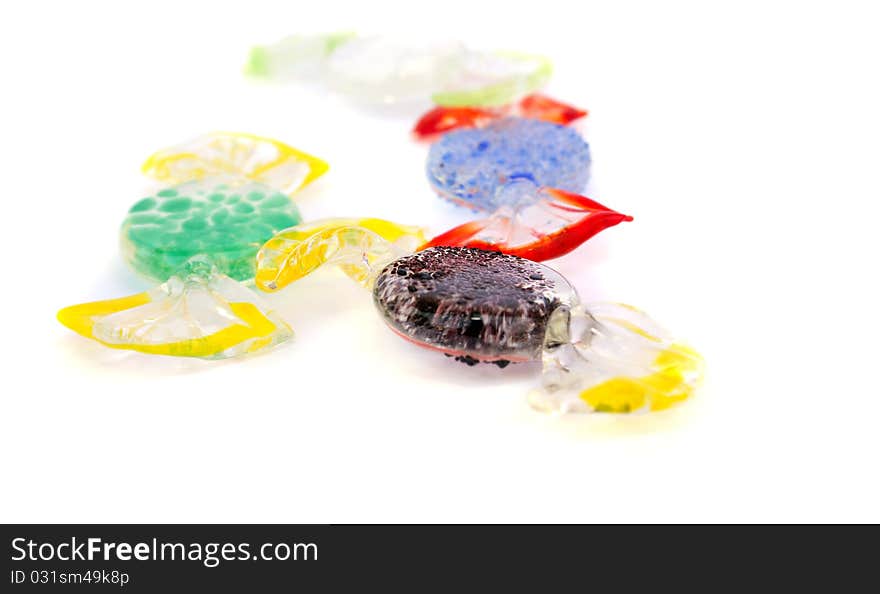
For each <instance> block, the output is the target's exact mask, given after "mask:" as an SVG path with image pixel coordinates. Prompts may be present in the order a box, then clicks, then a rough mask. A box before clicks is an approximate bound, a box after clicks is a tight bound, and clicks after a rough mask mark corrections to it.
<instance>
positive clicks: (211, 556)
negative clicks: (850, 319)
mask: <svg viewBox="0 0 880 594" xmlns="http://www.w3.org/2000/svg"><path fill="white" fill-rule="evenodd" d="M752 530H755V529H754V528H750V527H737V528H723V529H720V528H712V527H708V528H707V527H700V528H686V527H680V526H679V527H652V528H646V527H640V526H369V525H366V526H338V525H330V526H328V525H7V526H3V527H2V528H0V532H2V539H3V542H4V544H3V573H2V575H0V580H2V581H0V583H2V586H0V592H11V593H14V592H24V591H34V590H42V591H49V590H53V591H59V592H67V591H88V590H90V591H95V590H101V591H114V590H117V591H122V592H153V593H156V592H177V591H186V592H204V591H209V590H214V589H217V590H219V591H239V592H275V591H293V590H302V591H306V592H321V591H334V592H347V591H358V590H360V589H363V588H366V587H367V586H369V587H370V591H373V590H374V589H375V588H376V587H391V586H394V587H395V590H399V589H401V588H402V589H403V590H404V591H410V592H420V591H422V590H423V589H428V587H429V586H433V587H436V586H438V585H439V584H441V583H442V584H444V585H445V586H446V588H447V589H450V588H451V589H452V590H453V591H458V590H470V589H472V587H474V586H475V585H477V584H481V585H484V586H485V587H487V588H489V589H491V590H493V591H494V590H496V589H497V588H498V587H499V586H500V585H501V584H511V585H514V586H516V585H519V586H521V585H522V583H523V582H522V580H524V579H531V580H532V581H533V583H536V584H538V585H540V586H541V588H540V590H541V591H544V590H547V589H548V588H550V587H563V586H576V585H578V584H580V585H581V586H582V587H586V586H587V585H592V586H596V585H598V584H600V583H611V584H617V585H629V586H633V585H635V584H636V583H638V582H643V583H644V584H645V585H646V586H648V587H659V586H661V585H663V584H664V583H665V584H666V585H668V586H676V587H679V586H681V585H683V584H684V583H686V582H688V581H691V580H694V579H695V578H697V577H698V576H700V575H704V572H706V571H707V570H709V569H710V568H711V567H713V566H715V567H720V568H721V570H720V572H717V573H715V574H714V575H715V578H723V581H724V582H725V583H727V584H728V585H730V584H729V582H731V580H733V581H737V580H738V579H741V578H742V577H743V575H744V574H747V573H749V572H751V571H754V570H761V571H764V570H772V571H773V572H775V573H777V574H778V573H779V572H780V570H783V571H784V575H783V578H784V579H783V581H781V582H779V583H780V584H785V585H786V586H788V587H790V586H791V583H792V582H793V581H796V578H798V577H802V575H806V574H804V573H803V572H804V571H807V570H808V571H809V572H811V573H810V575H811V576H813V575H814V574H815V571H816V570H817V569H819V567H820V566H819V565H814V564H810V563H809V561H808V560H809V559H810V558H811V557H817V555H818V556H820V557H821V563H822V564H823V565H822V566H821V567H824V566H829V561H830V558H829V556H828V555H826V553H828V552H829V551H828V550H827V549H828V547H827V543H826V545H824V548H825V549H826V550H825V551H821V555H820V545H818V542H819V541H818V540H814V539H812V538H810V537H809V536H808V535H807V533H804V532H803V528H800V529H795V530H792V531H790V532H789V534H788V538H785V539H777V538H776V537H771V538H766V537H757V536H755V535H754V534H752V533H751V532H750V531H752ZM708 531H714V532H715V534H714V536H713V535H711V534H709V532H708ZM722 531H732V534H722ZM719 536H720V537H721V538H719ZM745 543H748V545H747V547H746V546H743V545H744V544H745ZM844 550H845V548H844V547H840V546H838V547H836V552H837V553H841V552H842V551H844ZM862 553H864V555H859V554H858V553H857V554H856V555H855V556H849V557H848V559H849V561H850V562H851V564H852V565H853V566H855V567H858V566H859V565H860V562H859V557H860V556H861V557H864V563H865V564H866V565H865V566H870V565H867V564H869V563H870V559H871V555H869V554H868V550H867V549H865V550H863V551H862ZM786 559H789V560H793V561H794V565H792V566H791V568H790V569H786V568H785V565H784V560H786ZM863 567H864V566H863ZM763 575H764V577H763V578H762V581H761V582H760V584H761V585H762V586H768V585H770V584H771V580H772V576H771V574H769V573H765V574H763ZM836 579H837V580H838V585H839V584H840V579H841V578H840V576H838V578H836ZM747 583H748V584H751V585H753V586H754V585H757V583H756V582H747ZM353 586H354V589H353ZM357 586H361V587H357ZM706 587H707V588H708V589H710V590H712V589H714V587H712V586H711V584H708V583H707V584H706Z"/></svg>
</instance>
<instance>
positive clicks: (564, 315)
mask: <svg viewBox="0 0 880 594" xmlns="http://www.w3.org/2000/svg"><path fill="white" fill-rule="evenodd" d="M350 223H351V222H350V221H348V222H346V223H343V224H341V225H339V226H337V227H333V228H334V229H335V231H336V232H343V233H344V234H346V235H347V237H349V238H350V239H351V241H348V242H346V243H345V244H344V245H345V250H344V251H345V257H344V258H342V259H337V258H336V257H335V255H331V256H330V257H328V254H337V253H339V252H338V251H337V250H338V246H339V245H340V242H339V240H338V238H336V237H335V236H334V235H333V234H332V233H331V234H329V235H328V233H327V231H328V227H327V226H320V227H319V228H317V229H315V230H314V231H313V232H312V233H311V234H310V233H309V232H308V231H307V230H305V229H302V230H301V231H302V233H301V235H297V236H296V238H295V239H291V231H292V230H289V231H286V232H285V233H286V234H287V235H288V237H287V238H281V239H280V240H279V241H278V242H276V241H275V239H273V240H272V241H270V242H269V243H268V244H267V246H264V248H263V249H262V250H261V252H260V255H258V258H257V259H258V265H257V278H258V279H261V278H263V270H262V268H263V267H264V266H267V270H266V277H265V278H266V279H268V282H265V281H264V282H260V281H259V280H258V284H259V286H260V287H261V288H263V289H264V290H267V291H275V290H278V289H281V288H282V287H284V286H286V285H287V284H289V283H291V282H293V281H295V280H296V279H298V278H302V276H304V275H305V274H308V273H309V272H311V271H313V270H315V269H316V268H318V267H320V266H321V265H323V264H334V263H335V264H340V263H341V264H343V265H344V266H347V267H348V268H349V270H348V273H349V276H352V277H353V278H355V279H356V280H358V282H360V283H361V284H362V285H363V286H365V287H367V288H371V290H372V294H373V302H374V304H375V306H376V308H377V310H378V311H379V313H380V315H381V316H382V318H383V319H384V320H385V322H386V324H387V325H388V326H389V327H390V328H391V330H393V331H394V333H396V334H397V335H398V336H401V337H402V338H404V339H406V340H408V341H410V342H412V343H415V344H417V345H419V346H422V347H425V348H428V349H431V350H435V351H439V352H442V353H444V354H445V355H448V356H450V357H455V358H456V360H458V361H461V362H463V363H466V364H468V365H475V364H477V363H480V362H485V363H492V364H495V365H498V366H499V367H506V366H507V365H508V364H510V363H515V362H525V361H538V360H542V361H543V366H544V371H543V377H542V384H541V388H540V389H538V390H535V391H534V392H533V393H532V394H531V395H530V397H529V398H530V402H531V403H532V405H533V406H535V407H536V408H538V409H540V410H544V411H555V412H590V411H601V412H615V413H628V412H645V411H649V410H661V409H664V408H668V407H670V406H672V405H673V404H676V403H677V402H680V401H683V400H685V399H687V398H688V397H689V396H690V395H691V394H692V392H693V390H694V389H695V387H696V385H697V383H698V381H699V379H700V377H701V374H702V359H701V358H700V357H699V355H697V354H696V353H695V352H694V351H693V350H691V349H689V348H688V347H686V346H684V345H682V344H681V343H679V342H677V341H674V340H673V339H672V338H671V337H670V336H669V335H668V334H667V333H665V332H664V331H662V330H660V329H659V328H658V327H657V325H656V324H655V323H654V322H653V321H652V320H650V318H648V317H647V316H646V315H644V314H643V313H641V312H639V311H638V310H635V309H634V308H631V307H629V306H625V305H620V304H596V305H593V306H590V307H586V308H584V307H583V306H582V305H581V303H580V300H579V297H578V295H577V292H576V291H575V289H574V288H573V287H572V286H571V284H570V283H569V282H568V281H567V280H566V279H565V278H563V277H562V276H561V275H560V274H559V273H557V272H556V271H554V270H552V269H551V268H548V267H547V266H544V265H543V264H539V263H537V262H534V261H532V260H527V259H524V258H520V257H517V256H511V255H507V254H502V253H500V252H497V251H486V250H481V249H476V248H464V247H431V248H427V249H424V250H421V251H417V252H415V253H412V254H408V255H402V256H398V257H394V256H393V254H394V253H395V250H394V249H393V248H392V245H391V244H392V241H389V239H387V238H383V237H382V236H381V235H380V234H379V233H377V232H376V231H373V230H370V229H367V228H365V227H364V228H360V229H358V228H357V227H356V226H354V225H352V224H350ZM386 223H387V222H386ZM388 228H394V226H393V225H392V226H390V227H388ZM343 230H344V231H343ZM331 237H333V238H332V239H331ZM364 238H369V241H364V240H363V239H364ZM279 246H284V250H283V251H281V250H279ZM282 253H283V256H282V255H279V254H282ZM279 261H283V262H284V266H286V267H288V268H289V269H293V270H296V271H297V273H295V274H289V275H285V274H279V273H278V271H279V268H278V262H279ZM383 262H386V264H384V266H381V265H380V264H381V263H383Z"/></svg>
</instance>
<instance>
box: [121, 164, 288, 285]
mask: <svg viewBox="0 0 880 594" xmlns="http://www.w3.org/2000/svg"><path fill="white" fill-rule="evenodd" d="M299 222H300V215H299V210H298V209H297V207H296V205H295V204H294V203H293V202H292V201H291V200H290V198H289V197H288V196H286V195H284V194H282V193H280V192H278V191H277V190H275V189H273V188H271V187H269V186H266V185H263V184H260V183H256V182H250V183H245V184H231V185H230V184H228V183H226V181H225V180H224V179H222V178H221V179H205V180H199V181H194V182H188V183H184V184H180V185H177V186H173V187H171V188H166V189H164V190H162V191H160V192H158V193H157V194H156V195H154V196H150V197H148V198H144V199H143V200H140V201H139V202H137V203H136V204H135V205H134V206H132V207H131V209H130V210H129V212H128V215H127V216H126V218H125V221H124V222H123V224H122V239H121V241H122V253H123V256H124V257H125V259H126V260H127V261H128V263H129V264H130V265H131V266H132V267H133V268H134V269H135V270H137V271H138V272H140V273H141V274H143V275H145V276H147V277H150V278H153V279H156V280H162V281H164V280H165V279H167V278H168V277H170V276H171V275H172V274H174V273H175V272H176V271H177V269H178V268H179V267H180V266H181V265H182V264H183V263H184V262H186V261H187V260H189V259H190V258H191V257H193V256H196V255H199V254H203V255H207V256H209V257H210V258H211V260H212V262H213V263H214V264H215V265H216V266H217V268H218V269H219V270H220V272H222V273H223V274H226V275H228V276H230V277H232V278H234V279H235V280H248V279H251V278H253V276H254V269H255V264H254V257H255V256H256V254H257V250H258V249H259V247H260V246H261V245H262V244H263V243H264V242H266V241H268V240H269V239H271V237H272V236H273V235H274V234H275V233H277V232H278V231H281V230H282V229H286V228H287V227H290V226H292V225H296V224H297V223H299Z"/></svg>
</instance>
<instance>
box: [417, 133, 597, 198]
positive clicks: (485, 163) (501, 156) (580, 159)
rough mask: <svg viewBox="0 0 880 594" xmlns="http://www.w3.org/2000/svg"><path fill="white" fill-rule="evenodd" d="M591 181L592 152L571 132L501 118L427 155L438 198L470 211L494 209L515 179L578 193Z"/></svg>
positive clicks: (448, 139)
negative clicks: (504, 188)
mask: <svg viewBox="0 0 880 594" xmlns="http://www.w3.org/2000/svg"><path fill="white" fill-rule="evenodd" d="M589 177H590V147H589V145H588V144H587V143H586V141H584V139H583V138H581V136H580V134H578V133H577V131H575V130H573V129H572V128H569V127H566V126H560V125H557V124H552V123H549V122H544V121H541V120H533V119H526V118H513V117H512V118H504V119H501V120H498V121H496V122H493V123H491V124H489V125H488V126H486V127H485V128H471V129H462V130H455V131H453V132H450V133H448V134H446V135H445V136H443V137H442V138H441V139H440V140H438V141H437V142H436V143H434V145H432V146H431V150H430V152H429V154H428V179H429V180H430V182H431V184H432V185H433V186H434V189H435V190H436V191H437V193H438V194H440V196H442V197H444V198H447V199H449V200H452V201H454V202H458V203H461V204H463V205H464V206H467V207H469V208H477V209H484V210H490V211H491V210H495V209H496V208H497V207H498V206H500V205H501V202H502V201H504V200H506V198H509V197H505V196H504V194H505V192H499V190H500V189H501V188H503V187H504V186H506V185H507V184H509V183H511V182H516V181H517V180H528V181H529V182H531V183H532V184H534V185H536V186H544V187H549V188H558V189H561V190H565V191H567V192H574V193H582V192H583V191H584V189H585V188H586V185H587V182H588V181H589Z"/></svg>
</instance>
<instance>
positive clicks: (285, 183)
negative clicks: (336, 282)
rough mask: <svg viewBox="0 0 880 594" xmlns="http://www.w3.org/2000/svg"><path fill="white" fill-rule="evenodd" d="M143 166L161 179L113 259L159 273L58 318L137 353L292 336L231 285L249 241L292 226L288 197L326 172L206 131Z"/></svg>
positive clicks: (226, 349)
mask: <svg viewBox="0 0 880 594" xmlns="http://www.w3.org/2000/svg"><path fill="white" fill-rule="evenodd" d="M143 169H144V172H145V173H147V174H148V175H151V176H152V177H155V178H156V179H159V180H161V181H164V182H168V183H170V184H173V185H171V186H170V187H166V188H164V189H162V190H160V191H158V192H156V193H155V194H154V195H152V196H149V197H147V198H143V199H141V200H140V201H138V202H137V203H135V205H134V206H132V208H131V209H130V210H129V212H128V215H127V216H126V218H125V220H124V222H123V224H122V231H121V246H122V253H123V257H124V259H125V260H126V262H128V264H129V265H130V266H131V267H132V268H133V269H134V270H136V271H137V272H139V273H141V274H143V275H145V276H147V277H149V278H152V279H155V280H158V281H165V282H163V283H162V284H160V285H159V286H158V287H156V288H155V289H153V290H151V291H148V292H146V293H139V294H137V295H132V296H129V297H123V298H120V299H111V300H108V301H99V302H95V303H86V304H82V305H76V306H72V307H68V308H65V309H63V310H61V312H59V314H58V319H59V320H60V321H61V323H63V324H64V325H66V326H68V327H69V328H71V329H72V330H74V331H76V332H78V333H79V334H81V335H82V336H85V337H87V338H92V339H94V340H97V341H98V342H100V343H102V344H104V345H107V346H110V347H113V348H123V349H130V350H135V351H139V352H142V353H149V354H159V355H174V356H186V357H202V358H207V359H217V358H227V357H236V356H241V355H246V354H250V353H254V352H257V351H260V350H263V349H267V348H270V347H273V346H275V345H277V344H280V343H282V342H284V341H286V340H288V339H290V338H291V337H292V336H293V332H292V331H291V330H290V328H289V327H288V326H287V324H285V323H284V321H283V320H281V319H280V318H279V317H278V316H277V315H276V314H274V313H273V312H272V311H271V310H269V309H268V308H267V307H266V306H265V304H263V302H262V300H261V299H260V298H259V296H258V295H257V294H256V293H255V292H254V291H252V290H251V289H249V288H247V287H246V286H245V285H243V284H240V282H239V281H241V282H251V281H252V280H253V278H254V273H255V270H256V268H255V256H256V253H257V250H258V248H259V247H260V246H261V245H262V244H263V243H265V242H266V241H268V240H269V239H271V238H272V237H273V236H274V235H275V234H276V233H277V232H279V231H281V230H282V229H285V228H287V227H290V226H291V225H295V224H297V223H299V222H300V215H299V210H298V209H297V207H296V205H295V204H294V203H293V202H292V201H291V199H290V197H289V196H288V194H289V193H292V192H295V191H296V190H297V189H299V188H301V187H303V186H304V185H306V184H308V183H310V182H311V181H312V180H314V179H316V178H317V177H318V176H320V175H321V174H323V173H324V172H325V171H326V170H327V165H326V163H324V162H323V161H321V160H320V159H317V158H315V157H312V156H311V155H308V154H306V153H303V152H302V151H299V150H297V149H294V148H292V147H289V146H287V145H285V144H283V143H281V142H278V141H276V140H272V139H268V138H260V137H257V136H252V135H249V134H228V133H220V134H209V135H205V136H202V137H199V138H197V139H194V140H192V141H190V142H187V143H184V144H182V145H178V146H176V147H174V148H171V149H166V150H163V151H159V152H158V153H156V154H154V155H153V156H152V157H150V158H149V159H148V160H147V162H146V163H145V164H144V167H143Z"/></svg>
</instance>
